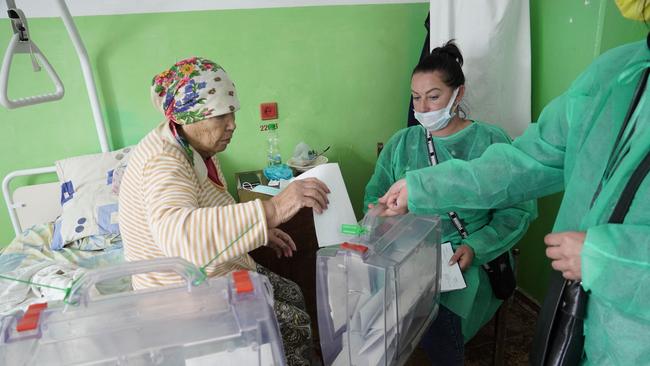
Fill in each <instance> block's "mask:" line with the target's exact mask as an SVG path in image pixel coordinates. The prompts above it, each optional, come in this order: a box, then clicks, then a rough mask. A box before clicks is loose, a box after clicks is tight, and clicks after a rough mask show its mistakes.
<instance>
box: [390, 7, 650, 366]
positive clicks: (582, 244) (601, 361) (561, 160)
mask: <svg viewBox="0 0 650 366" xmlns="http://www.w3.org/2000/svg"><path fill="white" fill-rule="evenodd" d="M649 3H650V1H636V2H635V1H621V0H617V4H618V5H619V8H620V9H621V11H622V12H623V14H624V15H626V16H628V15H630V14H632V15H633V16H628V17H630V18H636V19H643V18H644V16H643V15H644V14H645V19H646V20H647V19H648V18H647V17H648V15H650V9H648V7H649V6H648V5H649ZM635 9H636V10H635ZM644 9H645V10H644ZM644 11H645V13H644ZM649 69H650V34H649V35H648V39H646V40H645V41H641V42H637V43H632V44H627V45H624V46H621V47H618V48H615V49H612V50H610V51H608V52H606V53H604V54H603V55H601V56H600V57H598V58H597V59H596V60H595V61H594V62H593V63H592V64H591V65H590V66H589V67H588V68H587V70H586V71H584V72H583V73H582V74H581V75H580V76H579V77H578V79H577V80H575V81H574V82H573V84H572V85H571V87H570V88H569V89H568V90H567V91H566V92H565V93H564V94H562V95H560V96H559V97H557V98H555V99H554V100H553V101H551V102H550V103H549V105H547V106H546V108H545V109H544V110H543V112H542V113H541V115H540V117H539V120H538V121H537V123H534V124H532V125H531V126H530V127H529V128H528V129H527V130H526V132H525V133H524V134H523V135H522V136H521V137H519V138H517V139H515V141H514V142H513V144H512V145H506V144H495V145H492V146H490V147H489V148H487V149H486V150H485V152H484V153H483V155H482V156H481V157H480V158H477V159H474V160H472V161H462V160H451V161H449V162H445V163H443V164H440V165H438V166H435V167H429V168H423V169H420V170H412V171H409V172H407V173H406V179H404V180H400V181H398V182H396V183H395V184H394V185H393V186H392V187H391V189H390V190H389V191H388V193H387V194H386V195H385V196H384V197H382V198H381V199H380V202H382V203H384V204H386V205H387V206H388V208H389V210H390V211H387V212H386V213H387V214H393V213H403V212H405V211H406V210H410V211H413V212H416V213H418V212H423V213H425V212H426V213H430V212H432V211H433V212H438V213H440V214H442V213H444V212H446V211H447V210H452V209H454V210H456V209H477V208H488V207H506V206H508V205H511V204H512V203H514V202H521V201H522V200H527V199H533V198H538V197H542V196H545V195H549V194H552V193H555V192H560V191H564V198H563V200H562V204H561V206H560V210H559V212H558V215H557V218H556V221H555V226H554V228H553V233H552V234H549V235H547V236H546V238H545V240H544V241H545V243H546V245H547V249H546V255H547V256H548V257H549V258H550V259H551V260H552V267H553V268H554V269H555V270H557V271H559V272H561V273H562V275H563V276H564V277H565V278H567V279H572V280H580V281H582V287H583V288H584V290H585V291H587V292H588V294H589V297H588V303H587V307H586V317H585V323H584V335H585V343H584V355H583V360H582V363H583V364H586V365H647V364H648V363H650V177H647V176H646V177H645V178H644V179H643V180H642V181H640V185H639V187H638V190H637V192H636V194H635V195H634V198H633V200H632V203H631V206H630V207H629V210H628V211H627V214H626V216H625V218H624V221H623V223H621V224H609V223H608V220H609V218H610V216H611V215H612V212H613V209H614V207H615V205H616V203H617V202H618V200H619V197H621V194H622V192H623V189H624V187H625V186H626V185H627V183H628V181H629V180H630V179H631V177H632V175H633V172H635V171H637V168H638V167H639V166H643V165H644V164H647V163H648V161H649V158H650V93H649V92H648V90H647V79H648V73H649V71H648V70H649ZM626 120H627V121H628V122H627V124H624V121H626Z"/></svg>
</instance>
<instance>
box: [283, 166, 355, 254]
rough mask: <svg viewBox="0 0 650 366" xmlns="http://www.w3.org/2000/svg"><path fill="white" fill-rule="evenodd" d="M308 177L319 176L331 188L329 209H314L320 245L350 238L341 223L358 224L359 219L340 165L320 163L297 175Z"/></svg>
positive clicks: (341, 241)
mask: <svg viewBox="0 0 650 366" xmlns="http://www.w3.org/2000/svg"><path fill="white" fill-rule="evenodd" d="M306 178H318V179H319V180H321V181H322V182H323V183H325V185H326V186H327V187H328V188H329V190H330V194H328V195H327V198H328V199H329V204H328V206H327V209H326V210H325V211H324V212H323V213H322V214H317V213H316V212H315V211H314V226H315V227H316V238H317V239H318V246H319V247H324V246H328V245H336V244H341V243H343V242H345V241H347V240H349V238H350V237H349V236H348V235H344V234H343V233H341V225H343V224H356V223H357V219H356V217H355V216H354V210H353V209H352V203H350V197H349V196H348V190H347V189H346V188H345V182H344V181H343V176H342V175H341V170H340V169H339V165H338V164H336V163H330V164H323V165H318V166H316V167H314V168H312V169H309V170H308V171H306V172H304V173H302V174H300V175H299V176H297V177H296V179H306Z"/></svg>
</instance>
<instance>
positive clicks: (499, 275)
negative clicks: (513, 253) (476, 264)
mask: <svg viewBox="0 0 650 366" xmlns="http://www.w3.org/2000/svg"><path fill="white" fill-rule="evenodd" d="M482 267H483V269H484V270H485V273H487V276H488V279H489V280H490V286H491V287H492V292H493V293H494V296H495V297H496V298H497V299H500V300H506V299H508V298H509V297H510V296H512V294H513V293H514V292H515V288H516V287H517V280H516V279H515V272H514V271H513V270H512V265H511V264H510V251H507V252H505V253H502V254H501V255H500V256H498V257H496V258H495V259H493V260H491V261H489V262H488V263H485V264H484V265H483V266H482Z"/></svg>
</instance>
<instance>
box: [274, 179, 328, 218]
mask: <svg viewBox="0 0 650 366" xmlns="http://www.w3.org/2000/svg"><path fill="white" fill-rule="evenodd" d="M328 193H330V190H329V188H327V186H326V185H325V183H323V182H321V181H320V180H318V179H316V178H307V179H301V180H295V181H293V182H291V184H289V185H288V186H287V188H285V189H284V190H283V191H282V192H280V194H278V195H277V196H275V197H273V198H271V199H270V200H268V201H264V203H263V204H264V211H265V213H266V222H267V225H268V226H269V227H276V226H278V225H280V224H282V223H284V222H287V221H289V219H290V218H292V217H293V216H294V215H295V214H296V213H298V211H300V209H301V208H303V207H311V208H313V209H314V211H316V212H317V213H319V214H320V213H323V211H324V210H325V209H326V208H327V204H328V203H329V200H328V199H327V194H328Z"/></svg>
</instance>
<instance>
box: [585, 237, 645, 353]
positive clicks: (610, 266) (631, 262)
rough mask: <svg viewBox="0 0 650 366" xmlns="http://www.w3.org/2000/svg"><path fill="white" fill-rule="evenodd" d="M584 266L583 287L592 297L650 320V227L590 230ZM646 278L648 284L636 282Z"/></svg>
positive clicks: (586, 243)
mask: <svg viewBox="0 0 650 366" xmlns="http://www.w3.org/2000/svg"><path fill="white" fill-rule="evenodd" d="M620 244H624V245H620ZM582 262H583V263H582V267H583V272H584V276H583V278H582V284H583V286H584V287H585V288H587V289H589V290H590V291H591V295H592V296H597V297H600V298H602V299H603V300H605V301H607V303H609V305H610V306H612V307H614V308H616V309H618V310H620V311H622V312H625V313H627V314H629V315H633V316H637V317H639V318H643V319H648V320H650V226H646V225H627V224H604V225H599V226H595V227H592V228H589V230H587V238H586V239H585V244H584V248H583V252H582ZM612 273H616V276H612ZM644 278H645V279H646V281H640V282H639V281H638V280H636V279H644ZM623 279H628V280H623ZM648 336H649V337H650V334H648ZM649 341H650V339H649ZM648 361H650V359H649V360H648Z"/></svg>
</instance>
